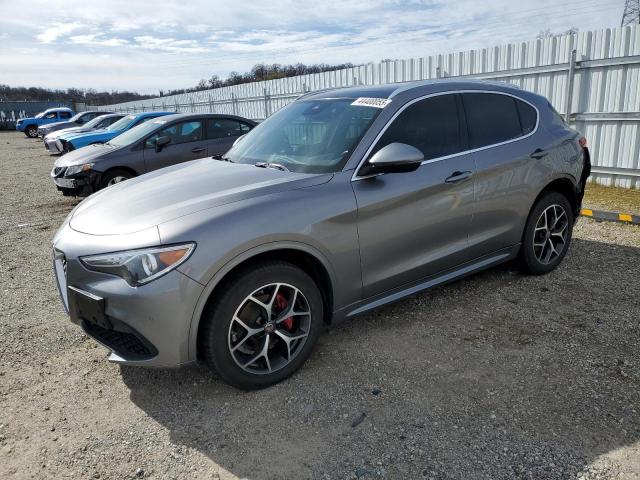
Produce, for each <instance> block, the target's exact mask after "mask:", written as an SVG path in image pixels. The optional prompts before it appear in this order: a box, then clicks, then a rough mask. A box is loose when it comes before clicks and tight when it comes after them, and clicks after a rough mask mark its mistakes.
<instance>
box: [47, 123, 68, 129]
mask: <svg viewBox="0 0 640 480" xmlns="http://www.w3.org/2000/svg"><path fill="white" fill-rule="evenodd" d="M61 125H73V124H72V123H71V122H54V123H47V125H46V126H43V127H42V128H46V129H49V128H55V127H59V126H61Z"/></svg>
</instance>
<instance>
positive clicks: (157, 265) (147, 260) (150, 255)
mask: <svg viewBox="0 0 640 480" xmlns="http://www.w3.org/2000/svg"><path fill="white" fill-rule="evenodd" d="M195 248H196V244H195V243H185V244H182V245H172V246H170V247H157V248H143V249H139V250H127V251H124V252H114V253H105V254H101V255H90V256H87V257H80V261H81V262H82V264H83V265H84V266H85V267H86V268H88V269H89V270H93V271H96V272H102V273H110V274H112V275H117V276H119V277H122V278H123V279H124V280H125V281H126V282H127V283H128V284H129V285H131V286H132V287H138V286H140V285H144V284H146V283H149V282H150V281H152V280H155V279H156V278H159V277H161V276H162V275H165V274H166V273H169V272H170V271H171V270H173V269H174V268H176V267H177V266H178V265H180V264H181V263H183V262H185V261H186V260H187V259H188V258H189V256H190V255H191V253H192V252H193V250H194V249H195Z"/></svg>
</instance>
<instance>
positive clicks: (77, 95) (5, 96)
mask: <svg viewBox="0 0 640 480" xmlns="http://www.w3.org/2000/svg"><path fill="white" fill-rule="evenodd" d="M353 66H354V65H353V64H352V63H343V64H340V65H329V64H326V63H318V64H314V65H305V64H304V63H296V64H292V65H281V64H279V63H273V64H265V63H258V64H256V65H254V66H253V68H252V69H251V70H250V71H249V72H245V73H239V72H235V71H234V72H231V73H229V76H228V77H227V78H225V79H221V78H220V77H219V76H218V75H212V76H211V77H210V78H209V79H204V78H203V79H202V80H200V81H199V82H198V84H197V85H196V86H195V87H191V88H181V89H176V90H160V92H159V93H160V96H161V97H163V96H166V95H176V94H179V93H187V92H198V91H200V90H208V89H210V88H221V87H228V86H231V85H239V84H241V83H251V82H260V81H262V80H273V79H276V78H285V77H295V76H296V75H304V74H307V73H321V72H330V71H333V70H341V69H343V68H350V67H353ZM154 97H155V95H142V94H140V93H136V92H129V91H117V90H113V91H111V92H98V91H97V90H95V89H93V88H86V89H85V88H67V89H66V90H64V89H51V88H42V87H10V86H9V85H2V84H0V101H22V100H27V101H50V102H84V103H87V104H88V105H112V104H115V103H122V102H130V101H136V100H145V99H147V98H154Z"/></svg>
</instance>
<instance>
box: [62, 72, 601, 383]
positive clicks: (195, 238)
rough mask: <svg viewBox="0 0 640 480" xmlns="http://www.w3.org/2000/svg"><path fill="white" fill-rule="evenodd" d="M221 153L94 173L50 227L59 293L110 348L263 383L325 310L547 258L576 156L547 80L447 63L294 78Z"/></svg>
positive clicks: (294, 365)
mask: <svg viewBox="0 0 640 480" xmlns="http://www.w3.org/2000/svg"><path fill="white" fill-rule="evenodd" d="M222 160H226V161H217V160H214V159H203V160H198V161H194V162H189V163H183V164H180V165H176V166H173V167H169V168H166V169H162V170H159V171H156V172H152V173H150V174H148V175H145V176H143V177H141V178H137V179H133V180H130V181H128V182H124V183H122V184H117V185H115V186H113V187H109V188H107V189H105V190H103V191H101V192H99V193H97V194H95V195H93V196H92V197H90V198H88V199H87V200H85V201H83V202H82V203H80V204H79V205H78V206H77V207H76V208H75V210H74V211H73V212H71V214H70V215H69V217H68V218H67V220H66V221H65V222H64V224H63V225H62V227H61V228H60V230H59V231H58V232H57V234H56V236H55V238H54V240H53V247H54V258H55V261H54V264H55V272H56V278H57V282H58V285H59V287H60V292H61V295H62V299H63V302H64V305H65V308H67V309H68V312H69V314H70V316H71V320H72V321H73V322H75V323H77V324H79V325H81V326H82V328H83V329H84V330H85V332H87V333H88V334H89V335H91V336H92V337H93V338H95V339H96V340H97V341H99V342H100V343H102V344H104V345H105V346H107V347H108V348H109V349H111V350H112V355H111V357H110V359H111V360H113V361H115V362H121V363H126V364H131V365H154V366H177V365H184V364H187V363H190V362H193V361H195V360H196V359H202V360H203V361H205V362H206V363H207V364H208V365H210V366H211V367H213V368H214V369H215V370H216V371H217V372H218V373H219V375H220V376H221V377H222V378H223V379H224V380H226V381H227V382H229V383H231V384H233V385H235V386H237V387H240V388H244V389H252V388H261V387H265V386H268V385H271V384H273V383H275V382H278V381H280V380H282V379H284V378H286V377H288V376H289V375H291V374H292V373H293V372H294V371H296V370H297V369H298V368H299V367H300V366H301V365H302V363H303V362H304V361H305V359H306V358H307V357H308V356H309V354H310V353H311V350H312V348H313V346H314V344H315V343H316V340H317V339H318V335H319V334H320V331H321V329H322V327H323V326H325V325H327V324H335V323H337V322H340V321H342V320H345V319H348V318H351V317H353V316H355V315H357V314H360V313H362V312H365V311H368V310H371V309H373V308H376V307H379V306H381V305H385V304H387V303H389V302H393V301H397V300H400V299H401V298H403V297H406V296H407V295H411V294H415V293H416V292H419V291H422V290H424V289H426V288H430V287H433V286H434V285H439V284H442V283H445V282H449V281H452V280H454V279H458V278H461V277H464V276H466V275H469V274H471V273H474V272H477V271H479V270H483V269H486V268H488V267H491V266H493V265H496V264H498V263H501V262H505V261H507V260H511V259H516V258H519V259H520V260H521V262H522V264H523V266H524V268H525V269H526V270H527V271H529V272H531V273H533V274H542V273H546V272H549V271H551V270H553V269H554V268H555V267H556V266H557V265H558V264H559V263H560V262H561V261H562V259H563V257H564V256H565V255H566V253H567V250H568V248H569V242H570V240H571V232H572V227H573V224H574V221H575V219H576V216H577V214H578V209H579V208H580V204H581V200H582V195H583V191H584V186H585V181H586V178H587V176H588V175H589V170H590V161H589V153H588V150H587V149H586V143H585V140H584V138H583V137H581V135H580V134H579V133H577V132H575V131H574V130H572V129H570V128H569V127H568V126H567V125H566V124H565V123H564V121H563V120H562V118H561V117H560V116H559V115H558V114H557V113H556V112H555V111H554V109H553V108H552V107H551V105H550V104H549V102H548V101H547V100H546V99H545V98H543V97H541V96H538V95H535V94H533V93H529V92H526V91H523V90H519V89H517V88H515V87H512V86H507V85H504V84H495V83H486V82H473V81H449V80H445V81H427V82H420V83H409V84H395V85H386V86H377V87H357V88H345V89H336V90H330V91H323V92H319V93H313V94H308V95H306V96H304V97H302V98H300V99H298V100H297V101H295V102H293V103H292V104H290V105H288V106H287V107H285V108H283V109H282V110H280V111H279V112H277V113H276V114H274V115H273V116H271V117H270V118H268V119H267V120H266V121H264V122H263V123H262V124H260V125H259V126H258V127H256V128H255V129H254V130H252V131H251V132H250V133H249V134H248V135H247V136H246V137H244V138H243V139H242V140H241V141H239V142H237V143H236V144H235V146H234V147H233V148H232V149H231V150H230V151H229V152H228V153H227V154H226V156H225V157H224V158H223V159H222ZM363 348H366V346H363Z"/></svg>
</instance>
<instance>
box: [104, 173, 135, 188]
mask: <svg viewBox="0 0 640 480" xmlns="http://www.w3.org/2000/svg"><path fill="white" fill-rule="evenodd" d="M133 177H134V175H133V174H132V173H131V172H130V171H129V170H125V169H123V168H115V169H113V170H109V171H108V172H106V173H105V174H104V175H102V177H101V178H100V184H99V187H100V190H102V189H103V188H107V187H109V186H111V185H113V184H115V183H118V182H120V181H124V180H129V179H130V178H133ZM120 179H121V180H120Z"/></svg>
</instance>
